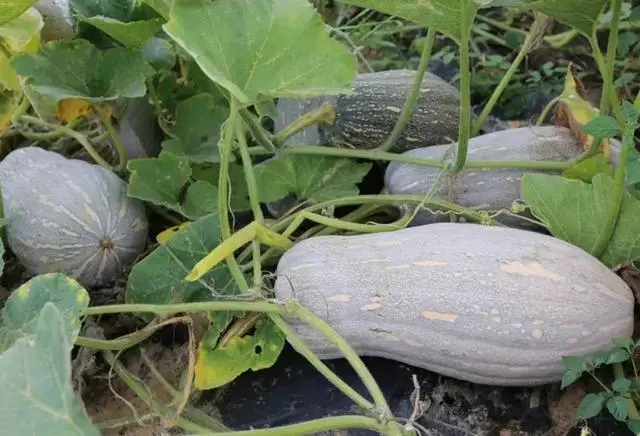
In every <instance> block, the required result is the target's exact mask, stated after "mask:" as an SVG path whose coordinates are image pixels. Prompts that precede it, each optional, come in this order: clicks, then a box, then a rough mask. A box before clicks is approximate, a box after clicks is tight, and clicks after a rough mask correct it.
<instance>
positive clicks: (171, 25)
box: [164, 0, 356, 103]
mask: <svg viewBox="0 0 640 436" xmlns="http://www.w3.org/2000/svg"><path fill="white" fill-rule="evenodd" d="M230 23H233V24H230ZM164 30H165V31H166V32H167V33H168V34H169V35H170V36H171V37H172V38H173V39H174V40H175V41H176V42H177V43H178V44H179V45H180V46H182V47H183V48H184V49H185V50H186V51H187V52H189V54H191V55H192V56H193V58H194V59H195V60H196V62H198V64H199V65H200V67H201V68H202V70H203V71H204V72H205V73H206V74H207V75H208V76H209V77H210V78H211V80H213V81H214V82H216V83H218V84H220V85H221V86H223V87H224V88H226V89H227V90H229V92H230V93H231V94H232V95H233V96H234V97H236V98H237V99H238V100H239V101H240V102H242V103H256V102H258V101H262V100H268V99H270V98H274V97H290V98H303V97H312V96H316V95H329V94H339V93H346V92H349V91H350V89H351V83H352V81H353V80H354V79H355V75H356V60H355V57H354V56H353V55H352V54H351V53H349V51H348V50H347V49H346V47H344V46H343V45H341V44H340V43H338V42H337V41H335V40H334V39H332V38H331V37H330V36H329V34H328V31H327V29H326V28H325V26H324V23H323V22H322V19H321V17H320V15H318V14H317V13H316V11H315V10H314V9H313V7H312V6H311V4H310V3H309V2H308V1H307V0H218V1H215V2H211V1H208V0H176V1H175V2H174V5H173V9H172V11H171V19H170V20H169V22H168V23H167V24H165V25H164Z"/></svg>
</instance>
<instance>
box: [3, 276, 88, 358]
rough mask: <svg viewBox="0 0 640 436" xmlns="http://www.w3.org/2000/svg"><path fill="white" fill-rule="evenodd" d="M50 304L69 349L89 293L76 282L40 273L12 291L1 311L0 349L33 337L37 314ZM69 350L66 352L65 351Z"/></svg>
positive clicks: (78, 327) (74, 337)
mask: <svg viewBox="0 0 640 436" xmlns="http://www.w3.org/2000/svg"><path fill="white" fill-rule="evenodd" d="M47 303H53V304H55V305H56V308H57V309H58V310H59V312H60V317H61V318H60V320H61V322H63V323H64V327H65V329H66V337H67V338H68V339H69V341H70V343H71V344H70V346H71V345H73V342H74V341H75V340H76V338H77V337H78V333H80V319H79V316H80V314H81V313H82V312H83V311H84V310H85V309H86V308H87V307H88V306H89V294H88V293H87V291H86V289H84V288H83V287H82V286H81V285H80V284H78V282H76V281H75V280H73V279H72V278H70V277H68V276H66V275H64V274H59V273H49V274H41V275H39V276H36V277H34V278H32V279H31V280H29V281H28V282H26V283H24V284H23V285H21V286H20V287H19V288H18V289H16V290H15V291H14V292H13V293H12V294H11V296H10V297H9V299H8V300H7V302H6V303H5V306H4V308H3V309H2V314H1V316H2V324H0V349H4V348H7V347H8V346H9V345H11V344H12V343H13V342H14V341H15V340H16V339H18V338H21V337H24V336H28V335H32V334H34V332H35V330H36V327H37V324H38V320H39V316H40V312H41V311H42V309H43V307H44V306H45V305H46V304H47ZM69 350H70V349H69Z"/></svg>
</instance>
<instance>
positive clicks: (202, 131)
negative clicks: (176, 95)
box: [162, 93, 229, 163]
mask: <svg viewBox="0 0 640 436" xmlns="http://www.w3.org/2000/svg"><path fill="white" fill-rule="evenodd" d="M228 116H229V108H228V107H226V106H219V105H217V104H216V102H215V100H214V97H213V96H212V95H211V94H209V93H200V94H197V95H194V96H193V97H190V98H188V99H187V100H185V101H182V102H180V104H178V106H177V108H176V125H175V126H174V127H173V128H171V129H170V130H169V135H170V136H171V137H172V138H171V139H168V140H166V141H164V142H163V143H162V148H163V149H164V150H166V151H170V152H172V153H175V154H181V155H184V156H186V157H187V158H188V159H189V161H190V162H192V163H200V162H218V161H220V153H219V151H218V142H219V141H220V129H221V126H222V123H223V122H224V121H225V120H226V119H227V117H228Z"/></svg>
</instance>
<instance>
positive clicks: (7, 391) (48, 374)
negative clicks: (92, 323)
mask: <svg viewBox="0 0 640 436" xmlns="http://www.w3.org/2000/svg"><path fill="white" fill-rule="evenodd" d="M72 344H73V336H72V334H71V332H70V331H69V327H68V320H67V319H65V315H64V314H63V313H62V312H61V311H60V310H58V308H57V307H56V305H55V304H54V303H51V302H47V303H46V304H45V305H44V306H43V307H42V309H41V310H40V311H39V313H37V316H36V317H35V319H34V322H33V326H32V328H31V332H30V333H29V334H28V335H26V336H23V337H20V338H18V339H17V340H16V341H15V342H14V343H13V345H12V346H11V347H10V348H8V349H7V350H5V351H4V352H3V353H2V354H0V374H2V375H1V376H0V391H1V392H2V395H0V410H2V411H3V413H1V414H0V428H2V432H4V433H6V434H12V435H23V434H57V435H78V436H94V435H95V436H98V435H99V434H100V432H99V431H98V429H97V428H96V427H95V426H94V425H93V423H92V422H91V420H90V418H89V417H88V416H87V413H86V411H85V410H84V406H83V405H82V403H81V401H80V399H79V398H78V397H77V396H76V395H75V394H74V392H73V388H72V384H71V359H70V349H71V347H72Z"/></svg>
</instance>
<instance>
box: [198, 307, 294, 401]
mask: <svg viewBox="0 0 640 436" xmlns="http://www.w3.org/2000/svg"><path fill="white" fill-rule="evenodd" d="M284 342H285V336H284V334H283V333H282V332H281V331H280V329H278V328H277V327H276V326H275V324H273V322H271V320H269V319H268V318H262V319H261V320H260V321H259V322H258V324H257V325H256V330H255V333H254V334H253V335H245V336H241V337H234V338H232V339H231V340H230V341H229V342H228V343H227V344H225V345H224V346H221V347H218V346H215V343H214V346H211V343H212V341H210V340H208V338H206V337H205V338H204V339H203V340H202V341H201V342H200V346H199V354H198V364H197V366H196V371H195V383H196V387H197V388H198V389H203V390H204V389H213V388H216V387H219V386H222V385H225V384H227V383H229V382H231V381H233V380H234V379H235V378H236V377H238V376H239V375H240V374H242V373H243V372H245V371H248V370H253V371H258V370H260V369H265V368H269V367H270V366H272V365H273V364H274V363H275V362H276V360H277V359H278V356H279V355H280V352H281V351H282V349H283V347H284Z"/></svg>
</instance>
